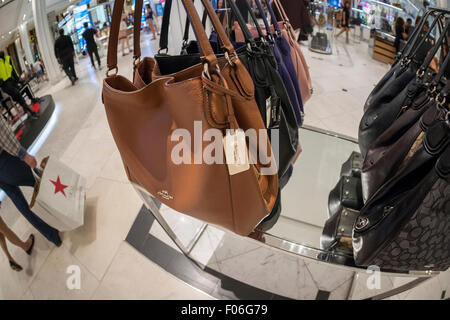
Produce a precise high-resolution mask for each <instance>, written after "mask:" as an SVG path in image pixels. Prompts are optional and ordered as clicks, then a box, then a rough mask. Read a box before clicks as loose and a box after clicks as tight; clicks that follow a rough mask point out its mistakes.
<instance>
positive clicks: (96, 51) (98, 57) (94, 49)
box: [87, 46, 101, 68]
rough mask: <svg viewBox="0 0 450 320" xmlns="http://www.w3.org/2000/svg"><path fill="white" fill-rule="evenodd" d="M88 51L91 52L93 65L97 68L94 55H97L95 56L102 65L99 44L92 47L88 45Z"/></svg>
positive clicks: (90, 56)
mask: <svg viewBox="0 0 450 320" xmlns="http://www.w3.org/2000/svg"><path fill="white" fill-rule="evenodd" d="M87 51H88V53H89V58H91V63H92V66H93V67H94V68H95V63H94V55H95V58H96V59H97V62H98V66H99V67H100V65H101V63H100V56H99V54H98V48H97V46H95V47H92V48H90V47H88V48H87Z"/></svg>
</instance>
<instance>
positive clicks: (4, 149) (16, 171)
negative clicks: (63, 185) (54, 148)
mask: <svg viewBox="0 0 450 320" xmlns="http://www.w3.org/2000/svg"><path fill="white" fill-rule="evenodd" d="M36 166H37V161H36V158H34V157H33V156H32V155H30V154H28V153H27V151H26V150H25V149H24V148H23V147H22V146H21V145H20V143H19V141H18V140H17V139H16V137H15V135H14V133H13V132H12V131H11V128H10V127H9V126H8V123H7V122H6V121H5V120H4V119H3V118H0V189H2V190H3V191H5V193H6V194H7V195H8V197H10V198H11V200H12V202H13V203H14V205H15V206H16V208H17V209H18V210H19V211H20V213H21V214H22V215H23V216H24V218H25V219H27V220H28V222H29V223H31V225H33V227H35V228H36V229H37V230H38V231H39V232H40V233H41V234H42V235H43V236H44V237H45V238H46V239H47V240H48V241H50V242H52V243H53V244H55V245H56V246H58V247H60V246H61V244H62V241H61V239H60V237H59V231H58V230H56V229H55V228H52V227H51V226H49V225H48V224H47V223H45V222H44V221H43V220H42V219H41V218H39V217H38V216H37V215H36V214H35V213H34V212H32V211H31V210H30V206H29V205H28V202H27V200H26V199H25V197H24V195H23V193H22V191H21V190H20V188H19V187H22V186H25V187H34V185H35V184H36V180H35V178H34V176H33V172H32V169H35V168H36ZM5 236H6V237H7V238H8V239H9V237H8V236H7V235H6V234H5Z"/></svg>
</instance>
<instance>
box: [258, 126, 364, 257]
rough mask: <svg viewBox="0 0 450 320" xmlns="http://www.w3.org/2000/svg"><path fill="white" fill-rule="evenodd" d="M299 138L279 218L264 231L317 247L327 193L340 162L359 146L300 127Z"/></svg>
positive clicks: (338, 171) (331, 187)
mask: <svg viewBox="0 0 450 320" xmlns="http://www.w3.org/2000/svg"><path fill="white" fill-rule="evenodd" d="M300 141H301V144H302V148H303V152H302V154H301V155H300V157H299V158H298V160H297V162H296V163H295V166H294V173H293V175H292V177H291V179H290V180H289V183H288V184H287V186H286V187H285V188H284V189H283V190H282V193H281V206H282V211H281V215H280V218H279V219H278V221H277V223H276V224H275V226H274V227H273V228H272V229H270V230H269V231H268V232H267V234H270V235H273V236H275V237H277V238H281V239H284V240H288V241H291V242H295V243H297V244H301V245H304V246H307V247H312V248H317V249H319V248H320V236H321V234H322V230H323V227H324V225H325V222H326V220H327V219H328V195H329V193H330V191H331V190H332V189H333V188H334V187H335V186H336V184H337V183H338V180H339V177H340V172H341V166H342V164H343V163H344V162H345V161H347V159H348V158H349V157H350V154H351V153H352V152H353V151H357V152H359V147H358V144H357V143H356V141H354V140H352V139H350V138H346V137H340V136H337V135H335V134H332V133H327V132H325V131H317V129H314V128H303V129H300Z"/></svg>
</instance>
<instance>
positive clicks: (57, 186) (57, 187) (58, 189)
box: [50, 176, 69, 197]
mask: <svg viewBox="0 0 450 320" xmlns="http://www.w3.org/2000/svg"><path fill="white" fill-rule="evenodd" d="M50 182H51V183H53V185H54V186H55V194H57V193H58V192H61V193H62V194H63V195H64V197H65V196H66V193H65V192H64V190H65V189H66V188H67V187H69V186H66V185H64V184H62V183H61V180H60V179H59V176H58V179H56V181H53V180H50Z"/></svg>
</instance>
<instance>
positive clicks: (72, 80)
mask: <svg viewBox="0 0 450 320" xmlns="http://www.w3.org/2000/svg"><path fill="white" fill-rule="evenodd" d="M76 81H77V80H75V78H70V82H72V85H73V86H74V85H75V82H76Z"/></svg>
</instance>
